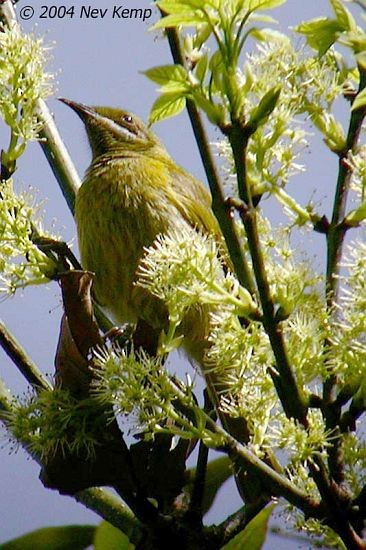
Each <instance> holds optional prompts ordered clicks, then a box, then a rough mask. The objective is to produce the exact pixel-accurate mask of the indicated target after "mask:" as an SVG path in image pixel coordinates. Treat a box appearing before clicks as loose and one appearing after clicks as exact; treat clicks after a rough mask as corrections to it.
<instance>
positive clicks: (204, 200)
mask: <svg viewBox="0 0 366 550" xmlns="http://www.w3.org/2000/svg"><path fill="white" fill-rule="evenodd" d="M170 177H171V180H172V182H173V184H172V185H173V187H174V196H173V197H172V200H173V202H174V203H175V204H174V206H175V207H176V208H177V210H178V211H179V213H180V214H181V215H182V217H183V218H184V219H185V220H186V221H187V222H188V223H189V224H190V225H192V226H194V227H196V228H197V229H198V230H199V231H202V232H203V233H209V234H211V235H213V236H214V237H215V238H216V239H217V240H218V241H220V242H222V241H223V237H222V233H221V230H220V226H219V224H218V221H217V219H216V217H215V215H214V213H213V211H212V198H211V194H210V192H209V190H208V189H207V188H206V187H205V186H204V185H203V183H201V182H200V181H199V180H197V179H196V178H194V177H193V176H191V175H190V174H189V173H188V172H186V171H185V170H183V169H180V168H177V169H174V170H172V171H171V174H170Z"/></svg>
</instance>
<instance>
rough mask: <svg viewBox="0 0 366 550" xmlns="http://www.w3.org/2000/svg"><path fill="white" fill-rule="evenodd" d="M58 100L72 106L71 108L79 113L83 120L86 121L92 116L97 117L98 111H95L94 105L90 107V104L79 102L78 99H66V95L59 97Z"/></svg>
mask: <svg viewBox="0 0 366 550" xmlns="http://www.w3.org/2000/svg"><path fill="white" fill-rule="evenodd" d="M58 100H59V101H62V103H65V105H68V106H69V107H71V109H72V110H73V111H75V113H76V114H78V115H79V117H80V118H81V120H82V121H83V122H85V120H86V119H90V117H93V118H95V117H96V116H97V113H96V112H95V111H94V109H93V108H92V107H88V105H84V104H83V103H77V102H76V101H72V100H71V99H66V98H64V97H59V98H58Z"/></svg>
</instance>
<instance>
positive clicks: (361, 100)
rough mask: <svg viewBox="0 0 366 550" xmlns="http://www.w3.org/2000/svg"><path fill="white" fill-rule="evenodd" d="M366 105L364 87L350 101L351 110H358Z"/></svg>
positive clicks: (365, 90) (365, 89)
mask: <svg viewBox="0 0 366 550" xmlns="http://www.w3.org/2000/svg"><path fill="white" fill-rule="evenodd" d="M365 107H366V88H364V89H363V90H362V91H361V92H360V93H359V94H357V95H356V97H355V100H354V102H353V103H352V109H351V110H352V111H358V110H359V109H364V108H365Z"/></svg>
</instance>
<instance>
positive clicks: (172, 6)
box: [157, 0, 204, 13]
mask: <svg viewBox="0 0 366 550" xmlns="http://www.w3.org/2000/svg"><path fill="white" fill-rule="evenodd" d="M157 6H158V7H159V8H160V9H161V10H163V11H164V12H165V13H187V12H192V10H195V9H199V8H202V7H204V2H202V0H184V1H182V2H179V1H176V2H174V0H173V1H172V0H161V1H160V2H157Z"/></svg>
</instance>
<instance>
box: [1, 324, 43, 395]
mask: <svg viewBox="0 0 366 550" xmlns="http://www.w3.org/2000/svg"><path fill="white" fill-rule="evenodd" d="M0 345H1V346H2V348H3V349H4V351H5V353H6V354H7V355H8V356H9V357H10V359H11V360H12V361H13V363H14V364H15V365H16V367H17V368H18V369H19V370H20V372H21V373H22V374H23V376H24V378H25V379H26V380H27V381H28V382H29V383H30V384H31V386H32V387H33V388H35V389H36V390H39V389H44V390H51V389H52V386H51V384H50V383H49V382H48V380H47V379H46V378H45V377H44V375H43V374H42V373H41V372H40V370H39V369H38V367H37V365H35V363H33V361H32V360H31V359H30V358H29V357H28V355H27V353H26V352H25V351H24V349H23V348H22V347H21V345H20V344H19V342H18V341H17V340H16V338H15V337H14V336H13V335H12V334H11V333H10V331H9V330H8V329H7V328H6V326H5V325H4V323H3V322H2V321H1V320H0Z"/></svg>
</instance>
